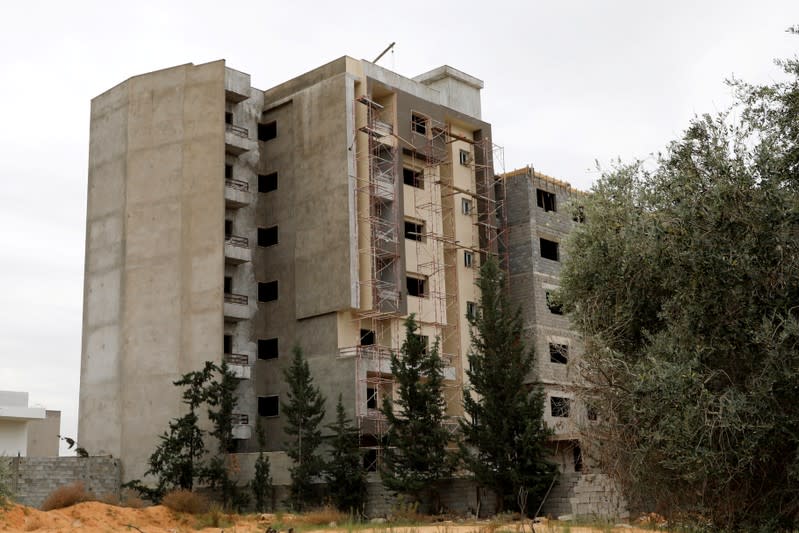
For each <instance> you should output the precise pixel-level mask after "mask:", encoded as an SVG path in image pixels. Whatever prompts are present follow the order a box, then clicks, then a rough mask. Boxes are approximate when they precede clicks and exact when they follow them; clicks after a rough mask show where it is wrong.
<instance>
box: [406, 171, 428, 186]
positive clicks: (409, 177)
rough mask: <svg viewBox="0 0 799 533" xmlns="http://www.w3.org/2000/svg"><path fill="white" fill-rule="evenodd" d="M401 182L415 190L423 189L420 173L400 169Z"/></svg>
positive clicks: (422, 177)
mask: <svg viewBox="0 0 799 533" xmlns="http://www.w3.org/2000/svg"><path fill="white" fill-rule="evenodd" d="M402 182H403V183H404V184H405V185H410V186H411V187H416V188H417V189H424V176H423V175H422V173H421V172H418V171H416V170H413V169H411V168H403V169H402Z"/></svg>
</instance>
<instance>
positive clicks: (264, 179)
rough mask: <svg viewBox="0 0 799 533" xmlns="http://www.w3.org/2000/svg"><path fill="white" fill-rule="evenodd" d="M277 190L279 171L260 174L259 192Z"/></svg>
mask: <svg viewBox="0 0 799 533" xmlns="http://www.w3.org/2000/svg"><path fill="white" fill-rule="evenodd" d="M274 190H277V172H272V173H270V174H258V192H272V191H274Z"/></svg>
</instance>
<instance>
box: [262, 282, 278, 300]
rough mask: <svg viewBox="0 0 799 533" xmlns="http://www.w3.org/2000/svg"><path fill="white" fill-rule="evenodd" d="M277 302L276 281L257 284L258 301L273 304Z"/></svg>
mask: <svg viewBox="0 0 799 533" xmlns="http://www.w3.org/2000/svg"><path fill="white" fill-rule="evenodd" d="M275 300H277V281H267V282H266V283H264V282H259V283H258V301H259V302H273V301H275Z"/></svg>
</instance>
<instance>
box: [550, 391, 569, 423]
mask: <svg viewBox="0 0 799 533" xmlns="http://www.w3.org/2000/svg"><path fill="white" fill-rule="evenodd" d="M570 404H571V400H570V399H569V398H562V397H560V396H552V397H550V399H549V410H550V413H551V414H552V416H553V417H555V418H569V407H570Z"/></svg>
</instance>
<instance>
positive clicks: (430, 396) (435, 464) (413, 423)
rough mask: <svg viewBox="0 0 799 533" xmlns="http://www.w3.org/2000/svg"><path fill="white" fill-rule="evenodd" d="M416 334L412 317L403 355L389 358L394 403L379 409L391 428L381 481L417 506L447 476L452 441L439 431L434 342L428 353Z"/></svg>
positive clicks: (440, 376) (439, 376)
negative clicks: (394, 387)
mask: <svg viewBox="0 0 799 533" xmlns="http://www.w3.org/2000/svg"><path fill="white" fill-rule="evenodd" d="M418 329H419V327H418V326H417V324H416V321H415V320H414V317H413V315H411V316H410V317H408V319H407V320H406V321H405V341H404V342H403V343H402V348H401V354H400V355H397V354H392V355H391V373H392V374H393V375H394V382H395V384H396V387H397V400H396V402H395V403H394V404H392V402H391V400H390V399H389V398H384V400H383V407H382V409H381V411H382V412H383V415H384V416H385V417H386V418H387V419H388V423H389V430H388V434H387V445H388V447H387V449H386V451H385V455H384V459H385V460H384V468H383V472H382V477H383V484H384V485H385V486H386V488H388V489H389V490H392V491H394V492H399V493H403V494H406V495H408V496H410V497H411V498H413V499H414V500H415V501H416V502H421V501H422V495H423V493H424V492H426V491H430V492H434V491H435V484H436V483H437V482H438V481H440V480H441V479H443V478H445V477H447V476H448V475H449V474H450V473H451V471H452V464H451V461H450V460H449V456H448V453H447V443H448V441H449V440H450V437H449V433H448V432H447V430H446V429H445V428H444V426H443V420H444V410H445V408H446V404H445V402H444V398H443V396H442V383H443V380H444V371H443V363H442V361H441V357H440V356H439V354H438V341H436V342H435V344H434V345H433V346H432V347H431V348H430V349H428V347H427V346H426V343H425V339H424V338H423V337H422V336H421V335H419V334H417V333H416V331H417V330H418Z"/></svg>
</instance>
